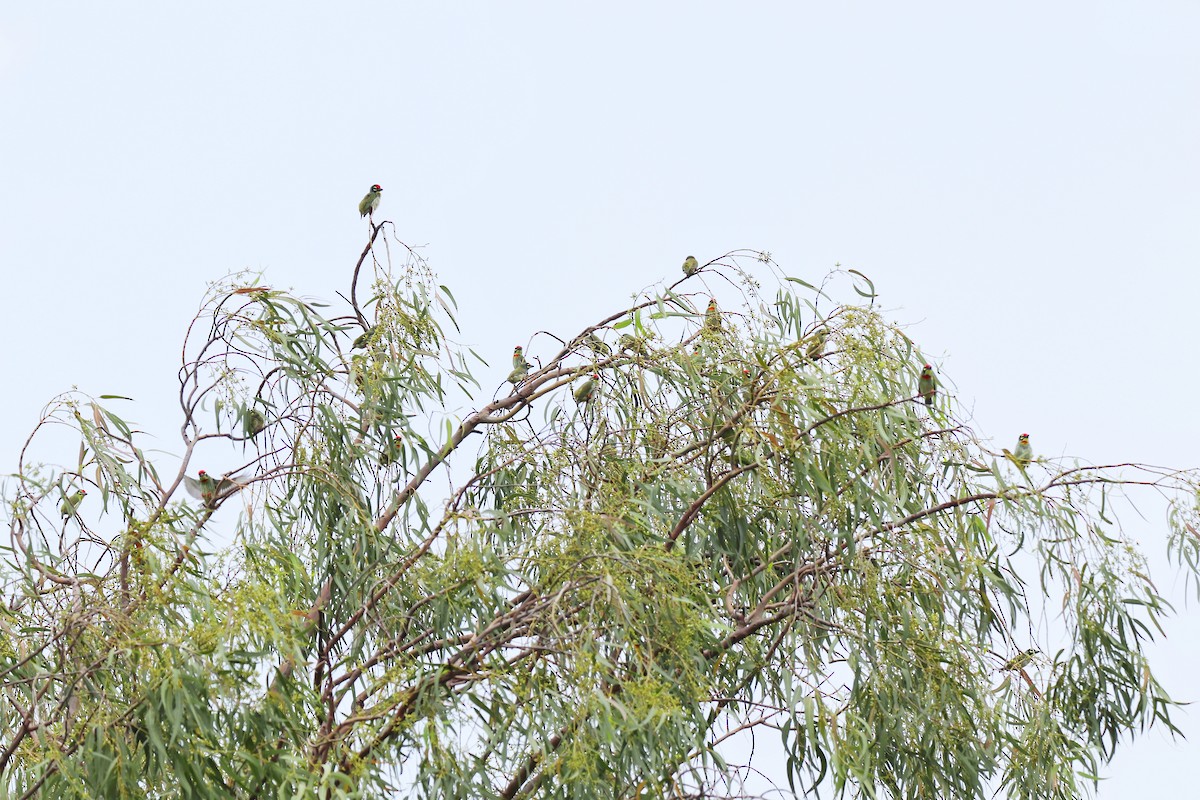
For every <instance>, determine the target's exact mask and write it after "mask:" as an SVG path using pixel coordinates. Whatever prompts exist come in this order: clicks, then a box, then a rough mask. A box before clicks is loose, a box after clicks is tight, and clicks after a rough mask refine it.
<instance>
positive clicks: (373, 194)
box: [358, 183, 383, 219]
mask: <svg viewBox="0 0 1200 800" xmlns="http://www.w3.org/2000/svg"><path fill="white" fill-rule="evenodd" d="M382 193H383V187H382V186H380V185H379V184H378V183H377V184H375V185H374V186H372V187H371V191H369V192H367V194H366V196H365V197H364V198H363V199H362V200H359V201H358V215H359V216H360V217H366V216H371V218H372V219H374V216H373V215H374V213H375V210H376V209H378V208H379V198H380V195H381V194H382Z"/></svg>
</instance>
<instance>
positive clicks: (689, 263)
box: [683, 256, 700, 278]
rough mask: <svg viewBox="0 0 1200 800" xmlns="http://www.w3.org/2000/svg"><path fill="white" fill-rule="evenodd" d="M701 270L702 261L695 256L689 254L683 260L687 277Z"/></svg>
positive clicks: (684, 272)
mask: <svg viewBox="0 0 1200 800" xmlns="http://www.w3.org/2000/svg"><path fill="white" fill-rule="evenodd" d="M699 271H700V262H699V261H697V260H696V257H695V256H688V257H687V258H685V259H684V260H683V274H684V275H685V276H687V277H689V278H690V277H692V276H693V275H695V274H696V273H697V272H699Z"/></svg>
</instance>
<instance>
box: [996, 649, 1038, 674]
mask: <svg viewBox="0 0 1200 800" xmlns="http://www.w3.org/2000/svg"><path fill="white" fill-rule="evenodd" d="M1037 653H1038V651H1037V650H1034V649H1032V648H1031V649H1029V650H1026V651H1025V652H1024V653H1017V654H1016V655H1015V656H1013V657H1012V658H1010V659H1009V660H1008V661H1005V662H1004V666H1002V667H1001V668H1000V671H1001V672H1016V671H1017V670H1019V669H1024V668H1025V667H1027V666H1029V664H1030V663H1031V662H1032V661H1033V657H1034V656H1036V655H1037Z"/></svg>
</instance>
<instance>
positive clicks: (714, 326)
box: [704, 297, 721, 331]
mask: <svg viewBox="0 0 1200 800" xmlns="http://www.w3.org/2000/svg"><path fill="white" fill-rule="evenodd" d="M704 329H705V330H709V331H720V330H721V310H720V309H719V308H717V299H716V298H715V297H714V298H712V299H711V300H709V301H708V308H707V309H705V311H704Z"/></svg>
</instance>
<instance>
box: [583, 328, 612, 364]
mask: <svg viewBox="0 0 1200 800" xmlns="http://www.w3.org/2000/svg"><path fill="white" fill-rule="evenodd" d="M584 341H585V342H587V346H588V347H590V348H592V352H593V353H595V354H596V355H598V356H600V357H601V358H607V357H608V356H609V355H611V354H612V348H611V347H609V346H608V345H607V344H605V343H604V340H603V339H601V338H600V337H599V336H597V335H596V332H595V331H592V332H591V333H589V334H588V335H587V338H586V339H585V340H584Z"/></svg>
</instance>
